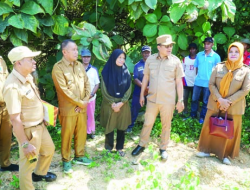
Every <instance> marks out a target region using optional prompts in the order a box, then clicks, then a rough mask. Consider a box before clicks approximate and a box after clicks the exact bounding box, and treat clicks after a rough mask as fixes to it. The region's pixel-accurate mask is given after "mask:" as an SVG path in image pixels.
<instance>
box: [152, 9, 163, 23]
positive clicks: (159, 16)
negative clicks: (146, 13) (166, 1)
mask: <svg viewBox="0 0 250 190" xmlns="http://www.w3.org/2000/svg"><path fill="white" fill-rule="evenodd" d="M153 13H154V14H155V15H156V16H157V20H159V19H160V18H161V17H162V11H161V7H157V8H156V9H155V10H154V12H153Z"/></svg>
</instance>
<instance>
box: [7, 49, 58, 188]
mask: <svg viewBox="0 0 250 190" xmlns="http://www.w3.org/2000/svg"><path fill="white" fill-rule="evenodd" d="M40 53H41V52H40V51H39V52H32V51H31V50H30V49H29V48H28V47H25V46H19V47H15V48H13V49H12V50H11V51H10V52H9V54H8V57H9V59H10V61H11V62H12V64H13V65H14V68H13V70H12V72H11V73H10V75H9V76H8V78H7V79H6V82H5V84H4V88H3V97H4V101H5V102H6V107H7V110H8V113H9V115H10V121H11V123H12V125H13V133H14V135H15V136H16V138H17V141H18V144H19V157H20V158H19V184H20V189H21V190H33V189H34V186H33V184H32V180H33V181H35V182H37V181H42V180H45V181H47V182H51V181H55V180H56V175H55V174H53V173H51V172H48V170H49V166H50V163H51V160H52V157H53V154H54V151H55V146H54V144H53V141H52V139H51V137H50V134H49V132H48V130H47V128H46V126H45V125H44V123H43V118H44V110H43V104H42V100H41V98H40V95H39V92H38V90H37V87H36V86H35V84H34V83H33V78H32V76H31V75H30V73H31V72H33V71H35V70H36V61H35V60H34V59H33V58H34V57H35V56H38V55H39V54H40ZM37 158H38V160H37ZM33 170H34V172H33V173H32V171H33ZM31 179H32V180H31Z"/></svg>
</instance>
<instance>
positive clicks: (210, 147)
mask: <svg viewBox="0 0 250 190" xmlns="http://www.w3.org/2000/svg"><path fill="white" fill-rule="evenodd" d="M243 53H244V48H243V45H242V44H241V43H239V42H234V43H232V44H230V46H229V48H228V60H227V61H225V62H222V63H219V64H218V65H217V66H216V67H215V69H214V70H213V72H212V75H211V78H210V81H209V89H210V92H211V94H210V96H209V100H208V105H207V108H208V111H207V114H206V118H205V121H204V124H203V127H202V131H201V134H200V139H199V145H198V151H200V152H198V153H197V154H196V156H198V157H209V156H210V153H213V154H215V155H216V156H218V158H219V159H220V160H222V162H223V163H224V164H227V165H230V164H231V162H230V160H229V157H230V158H232V159H233V158H235V157H237V156H239V151H240V139H241V127H242V115H244V113H245V107H246V100H245V96H246V95H247V94H248V93H249V91H250V69H249V67H248V66H246V65H245V64H243ZM219 111H220V112H221V114H220V116H224V115H225V112H226V111H227V117H228V118H230V119H233V123H234V137H233V139H226V138H222V137H217V136H213V135H210V134H209V119H210V117H211V116H216V115H217V114H218V112H219Z"/></svg>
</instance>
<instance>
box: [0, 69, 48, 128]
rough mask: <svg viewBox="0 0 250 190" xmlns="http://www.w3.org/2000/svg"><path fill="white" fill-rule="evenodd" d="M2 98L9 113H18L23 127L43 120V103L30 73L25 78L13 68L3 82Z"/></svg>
mask: <svg viewBox="0 0 250 190" xmlns="http://www.w3.org/2000/svg"><path fill="white" fill-rule="evenodd" d="M3 98H4V101H5V102H6V107H7V110H8V112H9V114H10V115H11V114H17V113H20V118H21V121H22V123H23V125H24V128H28V127H32V126H35V125H38V124H39V123H41V122H42V121H43V117H44V112H43V104H42V101H41V99H40V96H39V92H38V89H37V87H36V85H35V84H34V83H33V77H32V76H31V75H28V76H27V77H26V78H25V77H23V76H22V75H21V74H20V73H18V72H17V71H16V70H15V69H13V71H12V72H11V73H10V75H9V76H8V78H7V80H6V82H5V84H4V88H3Z"/></svg>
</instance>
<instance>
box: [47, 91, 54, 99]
mask: <svg viewBox="0 0 250 190" xmlns="http://www.w3.org/2000/svg"><path fill="white" fill-rule="evenodd" d="M45 93H46V99H47V100H53V99H54V97H55V91H54V90H53V89H46V92H45Z"/></svg>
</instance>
